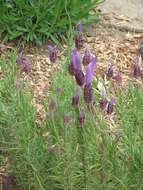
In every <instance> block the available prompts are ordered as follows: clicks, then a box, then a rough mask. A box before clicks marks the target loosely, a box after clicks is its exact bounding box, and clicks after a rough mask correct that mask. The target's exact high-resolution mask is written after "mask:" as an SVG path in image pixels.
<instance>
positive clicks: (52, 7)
mask: <svg viewBox="0 0 143 190" xmlns="http://www.w3.org/2000/svg"><path fill="white" fill-rule="evenodd" d="M99 2H101V0H88V1H87V0H78V1H77V0H48V1H47V0H28V1H27V0H22V1H21V0H1V1H0V35H2V34H3V36H4V38H5V41H8V40H13V39H16V38H18V39H21V40H22V41H24V42H28V41H32V42H36V43H41V42H42V41H43V40H45V39H47V38H48V39H52V40H53V41H54V42H56V43H57V39H59V37H60V38H61V39H64V37H65V36H66V35H67V31H68V29H69V25H70V22H71V24H72V25H73V26H74V25H75V24H77V23H78V22H79V21H80V20H83V22H84V23H85V22H91V21H97V20H98V15H89V12H90V11H91V10H92V9H93V8H94V7H95V6H97V4H98V3H99ZM69 19H70V21H69Z"/></svg>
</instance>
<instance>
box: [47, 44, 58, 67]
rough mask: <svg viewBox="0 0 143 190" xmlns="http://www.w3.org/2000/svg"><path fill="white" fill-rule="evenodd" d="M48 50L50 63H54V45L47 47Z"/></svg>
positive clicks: (55, 57)
mask: <svg viewBox="0 0 143 190" xmlns="http://www.w3.org/2000/svg"><path fill="white" fill-rule="evenodd" d="M48 48H49V50H50V61H51V62H53V63H55V62H56V59H57V53H56V45H55V46H50V45H49V46H48Z"/></svg>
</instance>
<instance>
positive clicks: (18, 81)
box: [16, 79, 21, 92]
mask: <svg viewBox="0 0 143 190" xmlns="http://www.w3.org/2000/svg"><path fill="white" fill-rule="evenodd" d="M20 87H21V80H20V79H18V80H17V83H16V89H17V92H19V91H20Z"/></svg>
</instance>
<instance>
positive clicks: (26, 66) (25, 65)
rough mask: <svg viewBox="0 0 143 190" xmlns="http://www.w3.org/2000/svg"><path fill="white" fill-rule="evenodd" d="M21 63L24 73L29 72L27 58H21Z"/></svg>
mask: <svg viewBox="0 0 143 190" xmlns="http://www.w3.org/2000/svg"><path fill="white" fill-rule="evenodd" d="M23 64H24V71H25V73H26V74H28V73H29V72H30V65H29V63H28V60H27V59H23Z"/></svg>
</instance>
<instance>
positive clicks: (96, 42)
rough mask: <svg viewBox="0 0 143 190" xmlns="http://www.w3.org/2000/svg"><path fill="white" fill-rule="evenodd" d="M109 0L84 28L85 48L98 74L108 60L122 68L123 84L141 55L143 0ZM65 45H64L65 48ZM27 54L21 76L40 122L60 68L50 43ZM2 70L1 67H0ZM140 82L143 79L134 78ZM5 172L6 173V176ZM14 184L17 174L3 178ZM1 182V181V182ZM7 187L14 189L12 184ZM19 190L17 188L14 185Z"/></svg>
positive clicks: (0, 46)
mask: <svg viewBox="0 0 143 190" xmlns="http://www.w3.org/2000/svg"><path fill="white" fill-rule="evenodd" d="M116 2H117V1H116V0H106V1H105V2H104V3H103V4H102V5H100V6H99V7H97V9H96V10H95V11H97V10H98V11H100V12H101V15H102V16H101V21H100V22H99V23H97V24H94V23H93V24H88V25H86V26H84V27H83V38H84V44H85V45H84V48H83V49H82V53H84V51H85V47H86V43H88V46H89V49H90V50H91V52H92V53H93V54H94V55H95V56H96V57H97V58H98V64H97V69H96V71H95V72H96V75H99V76H103V75H105V76H106V73H107V67H108V63H109V62H112V63H113V69H114V71H116V68H117V67H119V68H120V70H121V73H122V78H123V79H122V80H123V84H127V82H128V81H129V80H131V77H130V69H131V67H132V65H133V64H134V56H135V54H138V45H139V42H140V41H141V39H142V38H143V11H142V9H140V7H143V1H142V0H128V1H127V0H126V1H125V0H120V1H118V3H116ZM65 48H66V46H65V47H64V48H63V49H65ZM13 49H14V46H13V44H11V43H10V44H9V45H4V44H3V43H2V42H1V43H0V50H1V53H0V55H2V54H4V55H6V56H7V57H8V54H9V53H8V52H11V50H13ZM63 49H62V50H61V49H60V50H58V59H60V62H62V61H63V60H64V50H63ZM24 57H26V58H27V59H28V60H29V63H30V73H29V74H28V75H25V74H24V73H23V74H22V75H21V78H22V79H23V80H24V81H25V84H26V87H27V89H31V90H32V94H33V104H34V106H35V109H36V113H37V122H42V121H43V120H44V119H45V111H44V107H43V104H42V100H43V98H45V97H47V96H48V94H49V93H50V91H49V86H50V82H51V74H52V73H53V71H54V70H55V69H59V64H58V62H57V63H56V64H51V62H50V60H49V50H48V46H47V44H45V45H43V46H37V47H31V46H26V48H25V49H24ZM0 73H1V69H0ZM134 80H135V82H137V83H138V84H139V85H142V80H141V79H140V78H139V79H134ZM1 169H3V166H2V167H0V181H1V179H2V176H5V174H4V172H5V170H1ZM3 174H4V175H3ZM4 179H5V180H3V183H4V184H5V183H6V182H7V179H8V180H9V179H12V180H9V181H10V182H11V183H12V184H13V183H14V182H13V179H14V177H11V178H4ZM0 184H1V182H0ZM7 190H12V188H10V185H9V186H8V187H7ZM15 190H16V187H15Z"/></svg>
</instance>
